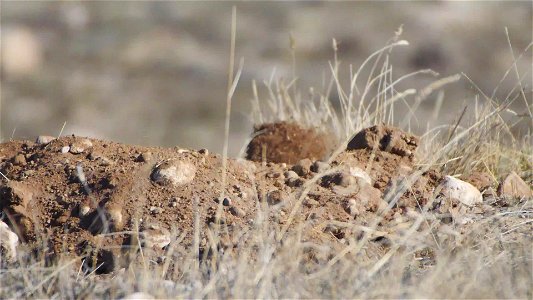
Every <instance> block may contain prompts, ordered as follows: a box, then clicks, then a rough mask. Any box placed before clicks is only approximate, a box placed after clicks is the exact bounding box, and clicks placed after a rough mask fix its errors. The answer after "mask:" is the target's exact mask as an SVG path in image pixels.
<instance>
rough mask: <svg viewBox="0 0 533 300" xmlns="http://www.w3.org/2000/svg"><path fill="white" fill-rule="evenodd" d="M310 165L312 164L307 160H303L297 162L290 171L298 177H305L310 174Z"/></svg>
mask: <svg viewBox="0 0 533 300" xmlns="http://www.w3.org/2000/svg"><path fill="white" fill-rule="evenodd" d="M312 164H313V162H312V161H311V160H310V159H309V158H304V159H301V160H300V161H298V163H297V164H295V165H294V166H293V167H292V170H293V171H294V172H295V173H296V174H298V175H299V176H306V175H307V174H309V173H310V172H311V165H312Z"/></svg>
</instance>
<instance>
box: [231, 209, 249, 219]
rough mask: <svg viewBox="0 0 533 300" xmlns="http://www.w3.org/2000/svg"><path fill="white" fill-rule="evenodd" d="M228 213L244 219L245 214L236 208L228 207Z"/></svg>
mask: <svg viewBox="0 0 533 300" xmlns="http://www.w3.org/2000/svg"><path fill="white" fill-rule="evenodd" d="M229 212H230V213H231V214H232V215H234V216H236V217H239V218H242V217H244V216H245V215H246V212H245V211H244V210H242V209H240V208H238V207H237V206H232V207H230V209H229Z"/></svg>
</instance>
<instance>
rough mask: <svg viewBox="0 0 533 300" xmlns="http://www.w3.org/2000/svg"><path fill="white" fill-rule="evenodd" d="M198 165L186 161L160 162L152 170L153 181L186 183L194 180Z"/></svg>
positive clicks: (174, 183)
mask: <svg viewBox="0 0 533 300" xmlns="http://www.w3.org/2000/svg"><path fill="white" fill-rule="evenodd" d="M195 176H196V167H195V166H194V165H193V164H192V163H189V162H186V161H170V162H164V163H161V164H159V165H158V166H157V167H156V168H155V169H154V171H153V172H152V175H151V178H152V180H153V181H155V182H157V183H160V184H169V183H171V184H173V185H175V186H179V185H184V184H187V183H189V182H191V181H193V179H194V177H195Z"/></svg>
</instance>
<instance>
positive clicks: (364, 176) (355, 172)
mask: <svg viewBox="0 0 533 300" xmlns="http://www.w3.org/2000/svg"><path fill="white" fill-rule="evenodd" d="M350 175H352V176H353V177H356V178H359V179H361V180H362V181H363V182H365V183H367V184H369V185H372V178H370V175H368V173H366V172H365V171H363V170H361V169H360V168H358V167H351V168H350Z"/></svg>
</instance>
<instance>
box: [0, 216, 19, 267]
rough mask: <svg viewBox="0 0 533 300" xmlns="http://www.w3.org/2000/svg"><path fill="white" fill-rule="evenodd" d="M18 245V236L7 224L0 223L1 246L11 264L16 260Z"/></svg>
mask: <svg viewBox="0 0 533 300" xmlns="http://www.w3.org/2000/svg"><path fill="white" fill-rule="evenodd" d="M18 244H19V238H18V236H17V235H16V234H15V233H14V232H13V231H12V230H11V229H10V228H9V226H7V224H6V223H4V222H2V221H0V246H1V247H2V250H3V253H5V257H6V258H7V260H8V261H9V262H13V261H14V260H15V259H16V257H17V247H18Z"/></svg>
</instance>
